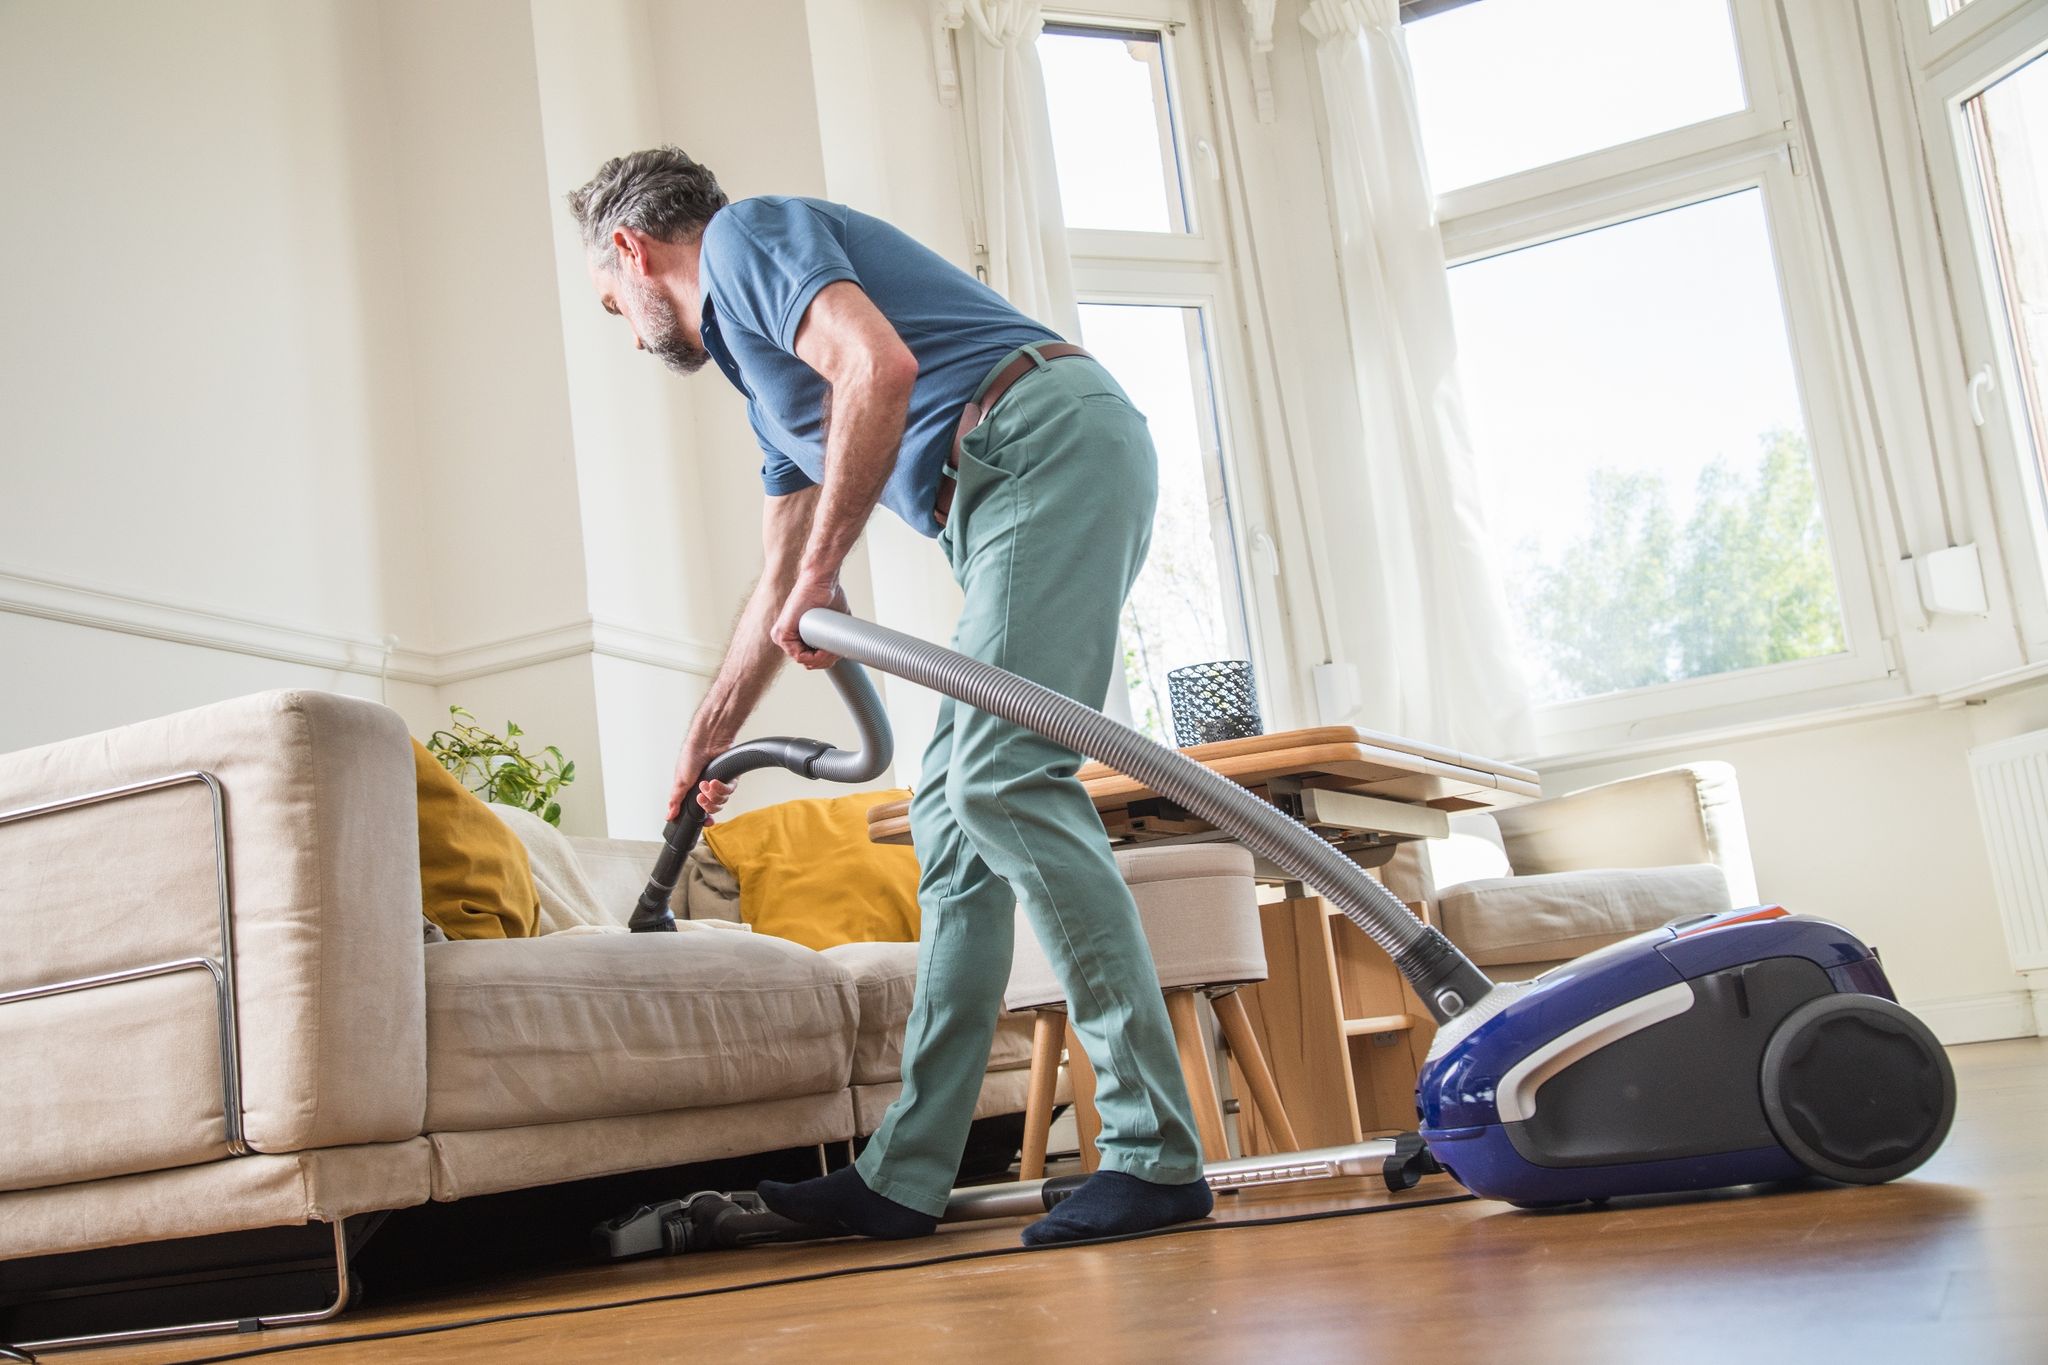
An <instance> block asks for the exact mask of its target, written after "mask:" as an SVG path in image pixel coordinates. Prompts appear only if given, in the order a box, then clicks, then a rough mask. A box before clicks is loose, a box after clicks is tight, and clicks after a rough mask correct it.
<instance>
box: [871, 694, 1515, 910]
mask: <svg viewBox="0 0 2048 1365" xmlns="http://www.w3.org/2000/svg"><path fill="white" fill-rule="evenodd" d="M1181 752H1182V753H1184V754H1186V755H1187V756H1188V757H1189V758H1192V759H1194V760H1196V761H1197V762H1199V763H1201V764H1203V765H1204V766H1206V767H1208V768H1210V769H1212V770H1214V771H1216V772H1219V773H1221V774H1223V776H1225V777H1228V778H1230V779H1231V780H1232V781H1234V782H1237V783H1238V784H1240V785H1241V786H1244V787H1248V788H1250V789H1251V790H1252V791H1253V792H1254V793H1256V794H1257V795H1259V796H1262V797H1265V798H1266V799H1267V800H1269V801H1271V802H1273V803H1274V804H1275V805H1277V806H1279V807H1280V808H1281V809H1282V810H1284V811H1286V812H1287V813H1288V814H1290V815H1292V816H1294V817H1295V818H1296V819H1298V820H1300V821H1302V822H1303V823H1305V824H1307V825H1310V826H1311V827H1313V828H1316V829H1319V830H1321V831H1322V832H1323V833H1324V834H1325V836H1327V837H1329V838H1330V840H1331V842H1333V843H1335V844H1336V845H1337V846H1338V847H1339V848H1341V849H1343V850H1344V851H1345V852H1347V853H1350V854H1351V855H1352V856H1353V857H1355V858H1357V859H1358V861H1359V862H1361V863H1363V864H1364V865H1366V866H1368V867H1376V866H1378V865H1380V864H1381V863H1384V862H1385V861H1386V860H1387V858H1389V857H1391V856H1392V855H1393V850H1394V848H1395V846H1396V845H1398V844H1401V843H1403V842H1406V841H1408V840H1412V839H1430V838H1442V837H1443V835H1444V834H1445V833H1446V832H1447V830H1448V819H1447V817H1448V815H1449V813H1451V812H1454V811H1461V810H1478V809H1483V808H1485V807H1489V806H1503V805H1514V804H1516V803H1518V802H1522V801H1528V800H1532V799H1534V798H1536V797H1539V796H1541V795H1542V794H1543V790H1542V787H1541V784H1540V781H1539V779H1538V778H1537V776H1536V774H1535V773H1533V772H1531V771H1530V770H1529V769H1527V768H1518V767H1516V766H1515V765H1513V764H1511V763H1501V762H1498V761H1496V760H1493V759H1485V758H1480V757H1477V756H1476V755H1473V754H1466V753H1459V752H1458V751H1456V750H1453V749H1444V748H1440V747H1438V746H1436V745H1431V744H1422V743H1418V742H1416V741H1414V740H1408V739H1401V738H1399V737H1397V736H1394V735H1386V734H1381V733H1379V732H1378V731H1375V730H1359V729H1354V728H1352V727H1350V726H1338V725H1326V726H1320V727H1317V728H1315V729H1308V730H1283V731H1281V732H1279V733H1278V734H1271V735H1257V736H1254V737H1253V738H1251V739H1230V740H1224V741H1222V742H1220V743H1216V744H1198V745H1196V746H1195V747H1193V748H1190V749H1183V750H1181ZM1076 776H1077V777H1079V778H1080V780H1081V785H1082V786H1083V787H1084V788H1085V789H1086V790H1087V792H1088V796H1089V798H1090V799H1091V800H1093V801H1094V802H1095V808H1096V809H1097V810H1098V811H1100V812H1101V813H1102V823H1103V825H1104V827H1105V828H1107V829H1108V831H1109V836H1110V838H1111V839H1112V840H1114V841H1117V842H1119V843H1126V842H1127V843H1156V842H1159V841H1162V840H1189V839H1219V838H1228V837H1229V836H1228V835H1227V834H1225V833H1224V832H1223V831H1221V830H1218V829H1216V828H1215V827H1214V826H1212V825H1210V824H1208V823H1207V822H1206V821H1204V820H1202V819H1201V818H1200V817H1198V816H1196V815H1194V814H1192V813H1191V812H1188V811H1185V810H1182V809H1181V808H1180V807H1178V806H1176V805H1174V804H1173V803H1172V802H1171V801H1169V800H1167V799H1166V798H1165V797H1162V796H1160V795H1158V794H1157V793H1155V792H1153V791H1152V790H1150V789H1149V788H1147V787H1146V786H1145V784H1144V783H1142V782H1140V781H1138V780H1137V779H1136V778H1133V777H1126V776H1125V775H1124V774H1122V773H1120V772H1117V771H1116V770H1115V769H1113V768H1107V767H1104V766H1103V765H1102V764H1100V763H1088V764H1084V765H1083V766H1082V768H1081V770H1080V772H1078V773H1077V774H1076ZM868 837H869V838H870V839H873V840H875V841H876V842H877V843H892V844H900V843H909V842H910V803H909V802H908V801H891V802H885V803H884V804H882V805H879V806H876V807H875V808H874V809H873V810H871V811H869V812H868ZM1261 878H1262V879H1263V880H1268V881H1276V882H1284V881H1286V880H1287V879H1288V878H1287V874H1286V873H1284V872H1282V871H1281V870H1280V869H1278V868H1262V869H1261Z"/></svg>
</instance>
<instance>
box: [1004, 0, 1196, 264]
mask: <svg viewBox="0 0 2048 1365" xmlns="http://www.w3.org/2000/svg"><path fill="white" fill-rule="evenodd" d="M1038 61H1039V65H1040V66H1041V67H1043V68H1044V71H1045V100H1046V106H1047V108H1048V109H1049V110H1050V112H1051V114H1052V144H1053V160H1054V162H1055V163H1056V165H1057V169H1058V173H1059V181H1060V203H1061V207H1062V209H1063V210H1064V211H1065V213H1066V217H1067V226H1068V227H1070V228H1109V229H1116V230H1121V231H1125V232H1185V231H1187V226H1188V224H1187V213H1186V210H1185V209H1184V207H1183V205H1182V201H1181V183H1180V164H1179V157H1178V155H1177V154H1176V152H1175V149H1174V145H1173V117H1172V105H1171V104H1170V103H1169V101H1168V98H1167V93H1166V52H1165V48H1164V46H1163V44H1161V42H1160V40H1159V35H1158V34H1156V33H1153V34H1142V33H1138V34H1133V33H1125V32H1121V31H1116V32H1112V31H1110V30H1106V29H1086V28H1074V27H1068V26H1053V25H1048V26H1047V27H1046V30H1045V32H1044V33H1043V34H1041V35H1040V36H1039V39H1038Z"/></svg>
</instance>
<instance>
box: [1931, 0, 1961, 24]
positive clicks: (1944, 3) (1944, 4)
mask: <svg viewBox="0 0 2048 1365" xmlns="http://www.w3.org/2000/svg"><path fill="white" fill-rule="evenodd" d="M1969 3H1970V0H1927V21H1928V22H1929V23H1932V24H1939V23H1941V22H1942V21H1943V20H1946V19H1953V18H1954V17H1955V16H1956V15H1958V14H1961V13H1962V12H1963V7H1964V6H1965V5H1967V4H1969Z"/></svg>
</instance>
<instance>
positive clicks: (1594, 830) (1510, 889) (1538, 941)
mask: <svg viewBox="0 0 2048 1365" xmlns="http://www.w3.org/2000/svg"><path fill="white" fill-rule="evenodd" d="M1383 875H1384V876H1385V879H1386V882H1387V885H1388V887H1389V888H1390V889H1391V890H1393V891H1394V893H1395V894H1396V895H1398V896H1400V897H1401V899H1403V900H1405V901H1426V902H1427V903H1428V904H1429V905H1430V907H1431V908H1432V910H1433V911H1434V913H1435V915H1436V919H1437V923H1438V924H1439V925H1440V926H1441V927H1442V928H1443V931H1444V933H1445V934H1447V935H1449V936H1450V938H1451V940H1452V941H1453V942H1455V943H1456V944H1457V945H1458V946H1459V947H1461V948H1463V949H1464V950H1465V951H1466V952H1467V953H1469V954H1470V955H1471V956H1472V958H1473V960H1474V961H1475V962H1477V963H1479V965H1480V966H1482V967H1484V968H1485V969H1486V970H1487V972H1488V973H1489V974H1490V975H1492V976H1494V977H1497V978H1499V979H1503V980H1515V979H1519V978H1525V977H1529V976H1534V975H1535V974H1537V973H1538V972H1541V971H1544V970H1547V969H1548V968H1550V967H1553V966H1555V965H1557V964H1558V963H1560V962H1563V961H1567V960H1569V959H1571V958H1574V957H1577V956H1578V955H1579V954H1581V953H1587V952H1591V951H1592V950H1593V949H1595V948H1599V947H1603V946H1605V945H1606V944H1609V943H1613V942H1615V941H1616V940H1618V939H1622V938H1626V937H1628V936H1629V935H1631V934H1635V933H1640V932H1641V931H1643V930H1645V929H1653V928H1656V927H1657V926H1658V925H1661V924H1665V923H1668V922H1669V921H1671V920H1673V919H1677V918H1679V917H1681V916H1684V915H1692V914H1700V913H1705V912H1708V911H1714V910H1726V909H1728V908H1730V907H1731V906H1737V905H1751V904H1754V903H1755V902H1756V899H1757V890H1756V872H1755V869H1754V867H1753V866H1752V865H1751V862H1750V856H1749V836H1748V834H1747V832H1746V830H1745V829H1744V827H1743V820H1742V798H1741V794H1740V792H1739V791H1738V790H1737V787H1736V782H1735V769H1734V768H1733V767H1731V766H1730V765H1728V764H1726V763H1692V764H1687V765H1685V766H1683V767H1677V768H1667V769H1664V770H1663V771H1661V772H1654V773H1646V774H1644V775H1642V776H1640V777H1631V778H1625V779H1623V780H1621V781H1618V782H1609V783H1605V784H1603V785H1601V786H1597V787H1588V788H1586V789H1585V790H1583V791H1577V792H1573V793H1571V794H1570V795H1568V796H1560V797H1555V798H1553V799H1551V800H1547V801H1535V802H1531V803H1530V804H1528V805H1526V806H1513V807H1507V808H1504V809H1500V810H1497V811H1492V812H1478V811H1474V812H1468V813H1465V814H1461V815H1455V816H1453V817H1451V837H1450V838H1448V839H1439V840H1431V841H1428V842H1426V843H1415V844H1407V845H1404V846H1403V847H1402V849H1401V851H1400V853H1399V854H1397V855H1396V857H1395V858H1394V860H1393V862H1391V863H1390V864H1388V866H1387V868H1386V869H1385V872H1384V874H1383Z"/></svg>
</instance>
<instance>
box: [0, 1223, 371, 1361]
mask: <svg viewBox="0 0 2048 1365" xmlns="http://www.w3.org/2000/svg"><path fill="white" fill-rule="evenodd" d="M328 1226H329V1227H330V1228H332V1229H333V1230H334V1302H333V1303H331V1304H329V1305H328V1306H327V1307H325V1308H321V1309H316V1310H314V1311H311V1312H305V1313H279V1314H276V1315H274V1316H270V1317H254V1318H226V1319H221V1320H219V1321H215V1322H190V1323H184V1324H182V1325H180V1326H176V1327H145V1328H139V1329H137V1330H134V1331H129V1332H98V1333H94V1334H92V1335H89V1336H77V1337H52V1338H50V1339H49V1340H47V1341H20V1342H14V1343H12V1344H13V1345H14V1346H16V1347H17V1348H19V1349H22V1350H28V1351H55V1350H61V1349H63V1348H65V1347H68V1346H110V1345H116V1344H125V1343H128V1342H135V1341H160V1340H162V1339H164V1338H167V1337H196V1336H206V1335H209V1334H212V1333H216V1332H254V1331H257V1330H259V1329H261V1328H265V1327H302V1326H305V1325H306V1324H308V1323H314V1322H326V1321H328V1320H329V1319H330V1318H334V1317H338V1316H340V1314H341V1312H342V1311H343V1310H344V1309H346V1308H347V1307H348V1301H349V1289H348V1230H347V1225H346V1224H345V1223H340V1222H336V1223H330V1224H328Z"/></svg>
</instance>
